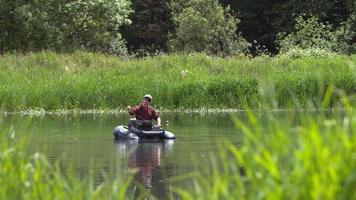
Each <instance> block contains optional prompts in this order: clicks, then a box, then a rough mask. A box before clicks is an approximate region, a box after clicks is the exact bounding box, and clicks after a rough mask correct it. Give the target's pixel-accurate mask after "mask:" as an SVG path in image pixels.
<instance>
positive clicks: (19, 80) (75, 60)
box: [0, 52, 356, 111]
mask: <svg viewBox="0 0 356 200" xmlns="http://www.w3.org/2000/svg"><path fill="white" fill-rule="evenodd" d="M355 60H356V56H355V55H352V56H337V57H330V58H318V59H314V58H313V59H311V58H308V59H285V58H269V57H258V58H225V59H222V58H213V57H209V56H206V55H202V54H195V55H161V56H157V57H149V58H144V59H136V60H120V59H119V58H116V57H112V56H106V55H102V54H94V53H86V52H75V53H73V54H57V53H52V52H38V53H32V54H26V55H21V54H4V55H1V56H0V108H1V109H2V110H3V111H19V110H26V109H45V110H57V109H115V108H120V109H124V108H126V106H127V105H131V104H137V103H138V102H139V101H140V99H141V98H142V96H143V95H144V94H146V93H150V94H152V95H153V98H154V100H153V105H154V106H155V107H159V108H164V109H176V108H178V109H179V108H183V109H197V108H243V106H244V105H248V106H250V107H252V108H258V107H259V106H260V105H261V104H262V102H264V103H266V102H267V103H269V104H270V105H272V106H273V107H274V108H290V107H295V106H298V107H300V108H306V107H318V108H319V107H321V102H322V99H323V98H324V96H325V94H326V90H327V88H328V87H330V86H332V87H334V90H333V93H332V94H331V102H332V104H331V105H333V106H335V105H338V104H339V102H340V96H343V95H346V96H350V98H351V100H352V101H353V102H355V100H354V99H355V93H356V89H355V88H356V78H355V76H356V67H355Z"/></svg>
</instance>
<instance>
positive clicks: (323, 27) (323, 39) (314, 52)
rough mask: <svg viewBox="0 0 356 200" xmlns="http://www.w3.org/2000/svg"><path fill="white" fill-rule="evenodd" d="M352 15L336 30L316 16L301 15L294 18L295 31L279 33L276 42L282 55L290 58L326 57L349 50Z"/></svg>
mask: <svg viewBox="0 0 356 200" xmlns="http://www.w3.org/2000/svg"><path fill="white" fill-rule="evenodd" d="M352 21H353V20H352V16H351V18H350V19H349V20H348V21H347V22H345V23H342V24H341V25H340V26H339V27H338V28H337V29H336V30H333V27H332V26H331V25H330V24H328V23H322V22H320V20H319V19H318V18H317V17H314V16H311V17H306V16H305V15H301V16H299V17H297V18H296V24H295V31H294V32H292V33H289V34H280V35H279V36H278V39H277V43H278V44H279V46H280V54H281V55H282V56H287V57H292V58H303V57H327V56H332V55H335V54H336V53H348V51H351V48H352V47H351V46H352V44H351V45H350V44H349V43H350V41H351V40H352V38H353V37H354V34H355V31H354V30H352V23H351V22H352Z"/></svg>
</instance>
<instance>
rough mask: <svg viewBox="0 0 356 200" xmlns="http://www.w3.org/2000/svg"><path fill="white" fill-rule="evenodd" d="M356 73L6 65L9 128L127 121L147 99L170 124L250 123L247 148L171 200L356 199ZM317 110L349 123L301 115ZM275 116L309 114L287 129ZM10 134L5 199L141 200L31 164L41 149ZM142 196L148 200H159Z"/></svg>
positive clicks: (79, 56) (335, 67)
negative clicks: (210, 116) (39, 121)
mask: <svg viewBox="0 0 356 200" xmlns="http://www.w3.org/2000/svg"><path fill="white" fill-rule="evenodd" d="M355 61H356V55H351V56H333V57H325V58H304V59H289V58H271V57H257V58H248V57H243V58H213V57H209V56H206V55H204V54H194V55H161V56H158V57H152V58H151V57H149V58H144V59H136V60H120V59H118V58H116V57H112V56H106V55H103V54H95V53H86V52H74V53H73V54H58V53H52V52H38V53H31V54H26V55H21V54H4V55H2V56H1V57H0V118H1V115H8V114H9V115H11V114H21V115H46V114H54V115H56V114H59V115H61V114H102V113H103V114H108V113H110V114H116V113H125V112H126V110H125V109H121V108H125V107H126V106H127V105H132V104H137V103H138V101H140V99H141V98H142V95H143V94H146V93H150V94H152V95H153V98H154V99H153V106H154V107H156V108H158V109H160V110H161V111H162V112H175V111H177V112H198V113H209V112H225V111H226V112H232V113H233V112H240V111H241V112H246V115H247V119H248V120H247V121H244V120H239V119H237V118H233V120H234V122H235V126H236V131H240V132H241V133H242V134H243V141H242V144H241V146H239V147H236V146H234V145H233V144H230V143H228V142H226V143H224V144H219V145H220V146H219V145H218V147H219V148H217V155H218V156H214V155H211V159H210V161H211V163H210V165H209V166H200V165H199V164H198V163H197V165H196V167H195V168H194V172H192V173H191V174H182V176H181V177H180V176H178V177H173V178H171V179H169V180H168V181H169V184H170V185H172V186H174V184H175V183H179V181H186V182H188V184H184V185H186V186H187V187H185V186H183V187H172V188H171V191H169V192H170V194H168V195H169V196H170V197H171V199H173V197H174V196H178V197H179V198H181V199H256V198H257V199H321V198H322V199H355V198H356V197H355V194H356V193H355V192H354V188H353V186H354V185H355V170H356V168H355V166H356V158H355V152H356V139H355V134H354V133H355V128H356V118H355V109H354V107H355V99H356V96H355V94H356V91H355V89H356V80H355V76H356V72H355V70H356V68H355V67H356V66H355ZM201 107H203V108H201ZM310 110H314V111H315V110H317V111H318V110H323V111H325V110H326V111H329V110H331V111H335V110H336V111H338V110H342V111H345V112H342V113H338V112H335V113H331V114H330V113H329V114H323V113H320V114H318V115H317V116H314V115H307V116H304V117H302V116H299V115H298V113H297V112H303V111H310ZM275 111H276V112H278V111H297V112H295V116H293V117H294V118H295V119H294V120H288V119H286V120H285V121H284V122H283V123H281V122H279V121H278V120H277V119H276V118H274V117H273V114H272V112H275ZM232 115H233V114H232ZM291 117H292V116H291ZM0 122H1V121H0ZM294 122H298V124H294ZM0 125H1V123H0ZM0 133H2V137H1V139H2V142H0V149H1V152H0V161H1V162H0V172H2V173H0V185H1V188H0V199H53V198H57V199H133V198H134V197H133V195H132V194H133V192H132V190H131V189H130V186H131V184H133V180H132V174H128V175H127V177H117V179H116V180H114V181H111V180H105V181H104V182H103V183H102V184H100V185H99V186H96V185H94V183H93V180H92V179H93V175H92V174H91V173H89V175H88V176H86V177H84V178H82V179H79V178H77V177H76V175H75V172H74V171H72V170H71V169H70V170H68V171H65V170H62V169H61V168H60V167H59V166H60V163H59V162H60V161H58V163H54V164H53V163H49V162H48V160H47V159H46V157H45V156H43V155H41V154H38V153H36V154H34V155H30V154H29V153H26V145H29V144H27V143H26V142H27V141H26V140H25V138H23V137H15V132H14V130H13V129H10V130H1V131H0ZM16 135H21V134H16ZM223 145H224V147H227V148H225V149H224V148H223ZM226 153H228V154H231V156H232V157H227V155H226ZM19 177H20V178H19ZM191 185H193V187H190V186H191ZM325 188H327V189H325ZM141 191H143V193H141V195H142V196H141V197H139V199H144V198H149V199H151V198H152V199H153V198H154V197H153V196H152V194H151V193H150V191H148V190H146V189H145V188H142V189H141ZM228 191H234V192H233V193H231V192H228Z"/></svg>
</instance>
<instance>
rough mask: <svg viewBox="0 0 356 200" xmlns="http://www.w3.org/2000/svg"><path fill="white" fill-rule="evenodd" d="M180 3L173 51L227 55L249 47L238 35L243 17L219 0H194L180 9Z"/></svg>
mask: <svg viewBox="0 0 356 200" xmlns="http://www.w3.org/2000/svg"><path fill="white" fill-rule="evenodd" d="M175 3H177V2H175ZM172 6H173V7H174V6H176V7H177V5H176V4H174V5H172ZM176 7H174V8H175V9H176V10H178V11H176V12H174V11H173V15H174V16H173V20H174V22H175V24H176V32H175V34H174V35H172V39H171V41H170V45H169V46H170V50H171V51H172V52H188V53H191V52H205V53H207V54H212V55H218V56H227V55H237V54H242V53H243V52H244V51H245V50H246V49H247V48H248V47H249V43H247V41H246V40H245V39H243V38H242V37H241V36H240V35H239V34H237V35H236V32H237V24H238V22H239V20H238V19H237V18H235V17H234V16H233V15H232V14H231V13H230V9H229V7H227V8H225V9H224V8H223V7H222V6H221V5H220V3H219V2H218V1H217V0H191V1H188V2H186V3H185V4H183V7H182V8H180V9H179V8H178V9H177V8H176ZM178 7H179V6H178Z"/></svg>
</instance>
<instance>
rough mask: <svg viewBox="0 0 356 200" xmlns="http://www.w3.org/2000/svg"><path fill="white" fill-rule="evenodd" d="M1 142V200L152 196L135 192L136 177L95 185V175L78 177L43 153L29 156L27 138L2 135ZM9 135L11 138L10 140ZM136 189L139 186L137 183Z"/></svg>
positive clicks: (142, 191)
mask: <svg viewBox="0 0 356 200" xmlns="http://www.w3.org/2000/svg"><path fill="white" fill-rule="evenodd" d="M2 132H3V133H2V137H1V142H0V150H1V151H0V199H8V200H12V199H63V200H67V199H78V200H82V199H93V200H94V199H98V200H99V199H123V200H124V199H125V200H126V199H144V198H152V196H151V195H150V194H149V193H148V192H147V191H146V190H144V189H142V190H141V193H140V194H139V195H137V191H138V190H140V187H138V188H139V189H135V190H133V189H132V186H131V185H132V183H134V181H133V174H127V176H125V177H124V176H123V177H117V178H116V179H115V180H111V179H109V178H105V180H104V181H103V182H101V183H100V184H98V183H95V181H94V174H93V172H89V175H87V176H85V177H79V176H78V175H77V174H76V173H75V171H74V170H73V169H72V168H70V167H69V166H67V167H68V168H66V169H63V167H61V165H60V162H57V163H56V164H53V163H49V162H48V161H47V159H46V157H45V156H44V155H42V154H40V153H35V154H33V155H30V154H29V153H27V152H26V145H29V144H28V143H27V142H26V140H25V139H24V138H22V139H17V138H16V137H15V134H14V132H13V131H9V134H7V133H5V132H4V131H2ZM7 135H9V137H7ZM135 184H136V185H137V183H135Z"/></svg>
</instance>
